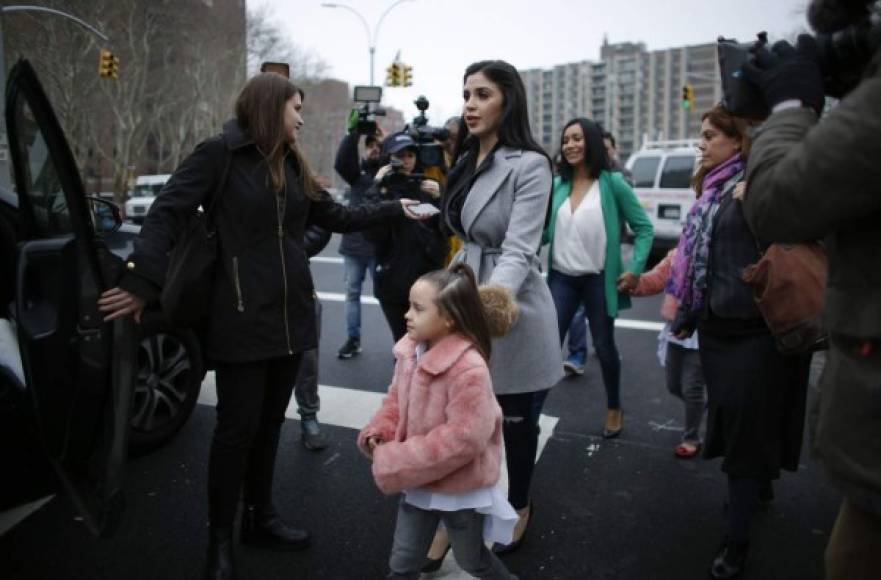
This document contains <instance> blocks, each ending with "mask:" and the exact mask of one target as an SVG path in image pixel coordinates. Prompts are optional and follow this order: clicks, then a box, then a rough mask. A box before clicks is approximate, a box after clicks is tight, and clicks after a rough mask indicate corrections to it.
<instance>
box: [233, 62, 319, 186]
mask: <svg viewBox="0 0 881 580" xmlns="http://www.w3.org/2000/svg"><path fill="white" fill-rule="evenodd" d="M294 95H300V98H301V99H305V98H306V94H305V93H304V92H303V90H302V89H301V88H299V87H297V86H296V85H295V84H294V83H292V82H291V81H290V80H288V79H287V78H286V77H284V76H282V75H280V74H277V73H260V74H258V75H256V76H254V77H253V78H252V79H251V80H249V81H248V82H247V84H246V85H245V88H243V89H242V92H241V93H239V96H238V98H237V99H236V106H235V112H236V119H237V120H238V122H239V125H241V127H242V129H243V130H244V131H245V133H247V134H248V136H249V137H251V139H253V140H254V144H255V145H256V146H257V148H258V150H259V151H260V152H261V153H262V154H263V156H264V157H265V158H266V163H267V164H268V165H269V177H270V180H271V182H272V189H274V190H275V191H281V190H282V189H283V188H284V186H285V171H284V163H285V157H287V154H288V152H290V153H291V154H292V155H293V157H294V161H295V162H296V164H297V169H298V170H299V173H300V180H301V185H302V187H303V192H304V193H305V194H306V196H307V197H308V198H309V199H312V200H320V199H323V197H322V195H321V192H320V187H319V186H318V184H317V183H316V182H315V178H314V176H313V175H312V171H311V170H310V168H309V164H308V163H307V162H306V159H305V158H304V157H303V155H302V153H301V152H300V149H299V147H298V146H297V144H296V143H288V141H287V137H286V135H285V127H284V108H285V105H286V104H287V102H288V101H289V100H291V99H292V98H293V97H294Z"/></svg>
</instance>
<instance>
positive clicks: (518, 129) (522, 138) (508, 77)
mask: <svg viewBox="0 0 881 580" xmlns="http://www.w3.org/2000/svg"><path fill="white" fill-rule="evenodd" d="M477 73H483V74H484V75H485V76H486V78H487V79H489V80H490V81H491V82H492V83H494V84H495V85H497V86H498V87H499V90H501V92H502V99H503V107H504V109H503V111H502V117H501V119H500V120H499V129H498V134H499V144H500V145H504V146H506V147H511V148H514V149H523V150H526V151H535V152H536V153H540V154H542V155H544V156H545V157H546V158H547V160H548V163H549V164H551V158H550V157H548V154H547V153H546V152H545V150H544V149H542V147H541V145H539V144H538V143H537V142H536V141H535V139H534V138H533V137H532V130H531V129H530V127H529V109H528V108H527V103H526V87H524V86H523V79H521V78H520V73H518V72H517V69H516V68H514V67H513V66H511V65H510V64H508V63H507V62H505V61H503V60H482V61H480V62H475V63H474V64H472V65H471V66H469V67H468V68H467V69H465V76H464V77H463V79H462V84H464V83H465V81H467V80H468V77H470V76H471V75H473V74H477ZM476 146H477V140H476V139H475V138H474V137H472V136H471V133H470V131H468V125H467V124H466V123H465V122H464V119H461V121H460V125H459V136H458V138H457V139H456V147H455V150H454V157H453V165H455V164H456V161H457V160H458V159H459V157H460V156H461V155H462V154H463V153H464V152H465V151H467V150H470V149H471V148H472V147H476ZM551 166H553V164H551Z"/></svg>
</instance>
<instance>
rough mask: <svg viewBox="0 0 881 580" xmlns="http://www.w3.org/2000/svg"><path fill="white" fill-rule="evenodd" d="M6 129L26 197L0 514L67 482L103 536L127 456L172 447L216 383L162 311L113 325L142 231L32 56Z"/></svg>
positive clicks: (21, 204)
mask: <svg viewBox="0 0 881 580" xmlns="http://www.w3.org/2000/svg"><path fill="white" fill-rule="evenodd" d="M6 125H7V132H8V140H9V151H10V156H11V162H12V168H13V173H14V177H15V193H12V192H8V191H0V323H2V324H0V332H3V331H5V333H6V334H5V335H4V336H0V339H3V340H0V344H2V345H3V352H2V353H0V355H2V356H0V446H2V447H0V461H2V466H3V467H2V469H3V472H4V473H5V475H4V476H3V477H2V478H0V510H2V509H6V508H8V507H11V506H12V505H15V504H17V503H22V502H23V501H26V500H29V499H34V498H35V497H38V496H40V495H45V492H46V491H48V489H49V488H50V487H52V486H55V485H57V484H56V483H55V482H56V481H60V483H61V488H62V489H63V490H64V491H65V492H67V495H68V496H69V497H71V498H72V500H73V502H74V504H75V505H76V507H77V508H78V509H79V511H80V512H82V514H83V517H84V520H85V522H86V523H87V525H88V526H89V527H90V528H91V529H92V531H93V532H95V533H102V534H105V533H109V531H111V530H112V528H113V527H114V525H113V524H114V523H115V522H116V521H117V520H118V517H119V514H120V512H121V506H122V499H121V498H122V495H121V482H122V474H123V471H124V465H125V461H126V458H127V456H128V454H129V453H130V452H132V451H133V452H136V453H143V452H145V451H148V450H150V449H153V448H155V447H157V446H158V445H160V444H162V443H163V442H165V441H167V440H168V439H169V438H170V437H172V436H173V435H174V433H176V432H177V430H178V429H180V427H181V426H182V425H183V423H184V422H185V421H186V419H187V418H188V416H189V415H190V413H191V412H192V410H193V407H194V405H195V403H196V400H197V398H198V394H199V386H200V384H201V382H202V379H203V377H204V374H205V370H204V364H203V361H202V354H201V350H200V347H199V341H198V340H197V339H196V336H195V335H194V334H193V333H192V332H191V331H189V330H182V329H175V328H171V327H169V326H168V325H167V324H165V323H163V321H162V319H161V316H160V313H159V312H158V311H152V312H151V311H148V312H146V313H145V316H144V320H143V324H141V325H135V324H134V323H133V321H132V320H131V319H130V317H126V319H125V320H116V321H113V322H111V323H105V322H103V320H102V317H101V315H100V314H99V313H98V310H97V300H98V296H99V295H100V294H101V292H103V291H104V290H106V289H108V288H110V287H112V286H113V285H114V283H115V281H116V280H117V278H118V277H119V273H120V272H121V269H122V267H123V263H124V259H125V257H127V256H128V253H129V252H130V251H131V243H132V240H133V238H134V237H135V236H136V235H137V232H138V229H139V228H137V227H136V226H132V225H128V224H125V225H123V223H122V219H121V214H120V211H119V208H118V207H117V206H115V205H113V204H112V203H109V202H107V201H105V200H101V199H97V198H89V197H88V196H86V194H85V191H84V188H83V184H82V180H81V178H80V175H79V172H78V170H77V168H76V164H75V161H74V157H73V155H72V153H71V150H70V148H69V146H68V143H67V141H66V139H65V136H64V133H63V131H62V129H61V126H60V125H59V123H58V120H57V118H56V116H55V114H54V112H53V110H52V106H51V104H50V103H49V101H48V99H47V97H46V94H45V92H44V91H43V88H42V86H41V85H40V82H39V80H38V78H37V76H36V74H35V73H34V70H33V68H32V67H31V66H30V64H29V63H28V62H27V61H25V60H22V61H19V63H18V64H16V65H15V67H14V68H13V69H12V71H11V72H10V74H9V79H8V81H7V91H6ZM11 329H15V331H16V332H14V333H13V332H11ZM16 341H17V343H18V347H17V350H18V351H19V353H15V352H14V350H16V349H15V342H16ZM19 358H20V366H18V365H17V362H18V360H19ZM16 367H17V368H16ZM47 458H48V461H47ZM49 466H51V468H50V467H49ZM56 476H57V478H56ZM47 482H48V483H47Z"/></svg>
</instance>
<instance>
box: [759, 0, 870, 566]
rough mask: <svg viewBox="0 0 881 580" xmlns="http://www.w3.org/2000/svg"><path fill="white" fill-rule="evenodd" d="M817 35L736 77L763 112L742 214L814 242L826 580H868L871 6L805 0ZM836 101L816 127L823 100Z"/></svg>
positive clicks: (766, 231) (767, 231)
mask: <svg viewBox="0 0 881 580" xmlns="http://www.w3.org/2000/svg"><path fill="white" fill-rule="evenodd" d="M808 18H809V21H810V24H811V26H812V27H813V28H814V30H815V31H816V32H817V33H818V34H817V36H816V37H812V36H808V35H802V36H800V37H799V39H798V41H797V43H796V46H795V47H793V46H791V45H790V44H789V43H786V42H779V43H777V44H775V45H774V47H773V48H771V49H770V50H769V49H768V48H767V47H765V46H763V45H758V46H757V47H756V48H755V50H754V54H755V59H754V60H753V61H752V62H748V63H747V64H746V65H745V66H744V67H743V72H744V74H745V76H746V78H747V79H748V80H749V81H750V82H751V83H752V84H753V86H755V87H756V88H757V89H758V92H759V93H760V95H761V97H762V98H763V100H764V105H766V106H767V108H768V109H769V110H770V111H771V115H770V117H769V118H768V119H767V121H766V122H765V123H764V125H763V126H762V127H761V129H760V132H759V134H758V137H757V138H756V140H755V144H754V146H753V150H752V156H751V158H750V161H749V164H748V167H747V183H748V186H747V191H746V195H745V198H744V201H743V208H744V212H745V214H746V218H747V220H748V222H749V225H750V227H751V228H752V229H753V230H754V231H755V233H756V235H757V236H758V237H759V238H761V239H763V240H765V241H769V242H770V241H774V242H784V243H794V242H805V241H812V240H817V239H825V242H826V252H827V256H828V261H829V277H828V282H827V290H826V313H825V324H826V329H827V331H828V333H829V353H828V357H827V366H826V371H825V373H824V376H823V379H822V384H821V387H820V397H819V414H818V416H817V417H816V419H817V425H816V431H815V440H814V446H815V451H816V453H817V455H818V456H819V459H820V461H821V462H822V464H823V465H824V467H825V469H826V472H827V474H828V476H829V478H830V479H831V480H832V482H833V483H834V484H835V485H836V486H837V487H838V488H839V489H840V490H841V491H842V492H844V501H843V503H842V506H841V510H840V512H839V514H838V518H837V521H836V522H835V526H834V528H833V530H832V534H831V537H830V539H829V545H828V547H827V549H826V578H827V579H828V580H843V579H845V578H846V579H848V580H861V579H868V578H878V577H879V572H878V564H877V560H878V554H879V551H881V269H879V268H878V265H879V261H878V256H879V255H881V138H879V135H881V2H878V1H867V0H814V1H813V2H812V3H811V5H810V8H809V10H808ZM827 94H828V95H831V96H835V97H841V102H840V103H839V104H838V106H837V107H836V108H835V109H834V110H832V111H831V112H829V113H828V114H827V115H825V116H824V117H823V119H822V120H818V116H819V115H820V113H821V111H822V110H823V107H824V95H827Z"/></svg>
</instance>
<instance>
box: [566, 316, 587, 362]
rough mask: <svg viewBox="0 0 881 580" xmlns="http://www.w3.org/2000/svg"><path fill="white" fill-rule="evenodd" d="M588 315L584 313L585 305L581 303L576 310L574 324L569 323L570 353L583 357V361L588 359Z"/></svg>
mask: <svg viewBox="0 0 881 580" xmlns="http://www.w3.org/2000/svg"><path fill="white" fill-rule="evenodd" d="M586 317H587V315H586V314H585V313H584V305H583V304H582V305H579V306H578V310H576V311H575V317H574V318H573V319H572V324H570V325H569V355H570V356H577V357H580V358H581V362H584V361H586V360H587V321H586V320H585V318H586Z"/></svg>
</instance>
